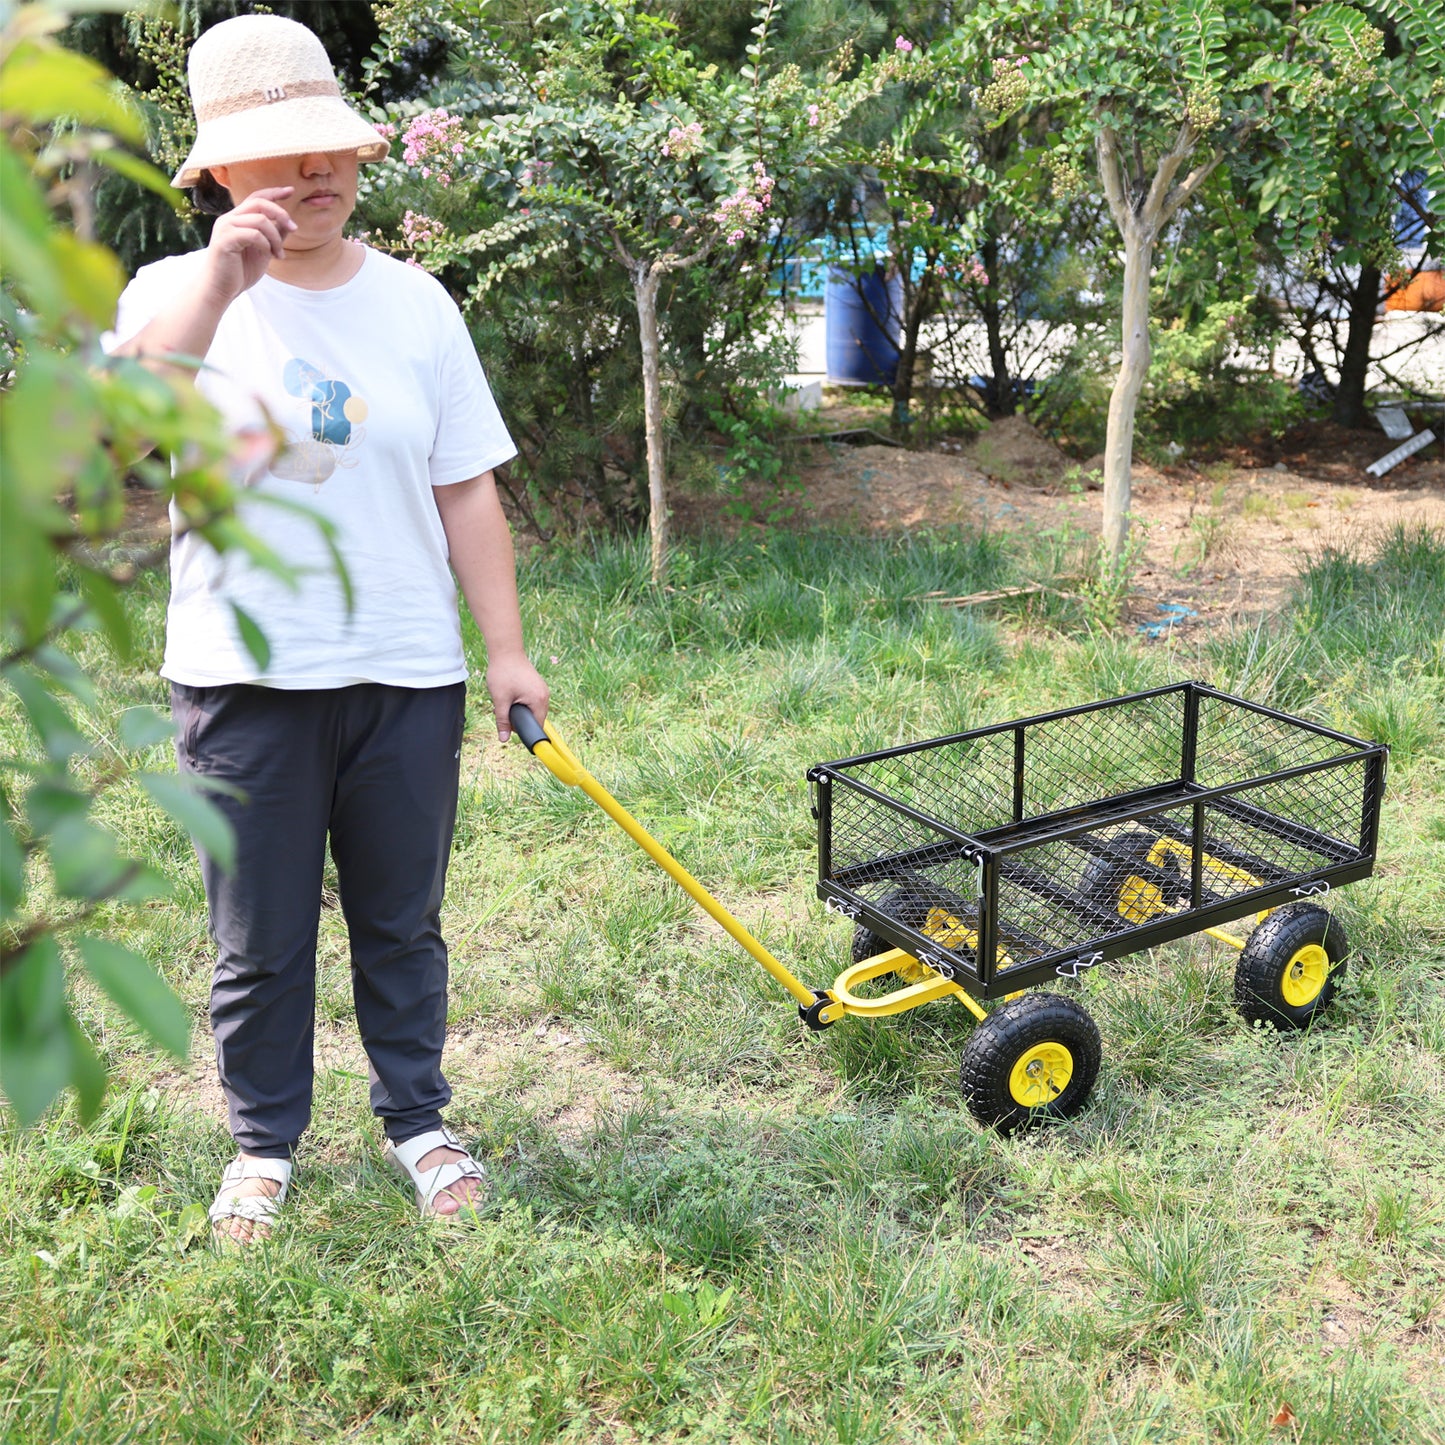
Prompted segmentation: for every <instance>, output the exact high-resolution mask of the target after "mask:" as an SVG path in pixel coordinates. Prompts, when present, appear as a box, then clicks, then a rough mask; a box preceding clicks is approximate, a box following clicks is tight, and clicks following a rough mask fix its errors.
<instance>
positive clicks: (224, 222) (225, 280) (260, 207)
mask: <svg viewBox="0 0 1445 1445" xmlns="http://www.w3.org/2000/svg"><path fill="white" fill-rule="evenodd" d="M294 189H295V187H294V186H267V187H264V188H262V189H261V190H256V191H252V192H251V194H250V195H248V196H247V197H246V199H245V200H243V201H242V202H241V203H240V204H239V205H238V206H236V207H235V209H234V210H230V211H227V212H226V213H225V215H223V216H218V217H217V218H216V224H215V226H214V227H213V228H212V230H211V244H210V245H209V246H208V247H207V248H206V256H207V260H208V263H209V271H210V284H211V286H212V287H213V288H214V290H215V291H216V292H217V293H218V294H219V295H220V296H221V297H223V298H224V300H225V302H226V304H229V303H230V302H232V301H234V300H235V299H236V297H238V296H239V295H240V294H241V293H242V292H243V291H249V290H250V289H251V287H252V286H254V285H255V284H256V282H258V281H259V280H260V279H261V278H262V277H263V276H264V275H265V274H266V272H267V270H268V268H269V267H270V265H271V262H272V261H279V260H281V259H282V258H283V257H284V256H285V254H286V237H287V236H289V235H290V234H291V232H292V231H294V230H295V229H296V222H295V221H293V220H292V219H291V217H290V216H288V215H287V214H286V208H285V207H284V206H282V205H281V202H282V201H284V200H285V199H286V197H287V196H289V195H290V194H291V192H292V191H293V190H294Z"/></svg>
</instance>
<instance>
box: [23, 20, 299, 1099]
mask: <svg viewBox="0 0 1445 1445" xmlns="http://www.w3.org/2000/svg"><path fill="white" fill-rule="evenodd" d="M66 18H67V17H66V16H65V15H64V14H63V13H61V12H60V11H58V10H56V9H53V8H51V7H49V6H45V5H29V6H26V7H23V8H21V9H19V10H17V11H15V12H14V13H13V14H12V15H11V16H10V18H9V20H8V21H7V23H6V25H5V28H4V30H3V32H0V114H3V139H0V189H3V191H4V195H5V206H6V224H5V249H4V255H3V262H0V351H3V370H4V378H3V381H0V702H3V705H5V706H6V707H7V710H8V708H9V705H10V704H11V703H12V701H13V703H14V704H15V705H16V706H18V710H19V714H20V715H21V716H23V718H24V719H25V722H26V723H27V724H28V729H29V734H30V736H31V738H32V739H33V740H34V742H32V743H30V744H29V745H26V746H24V747H19V748H16V750H15V751H13V752H11V753H9V754H8V755H5V756H0V1085H3V1088H4V1091H5V1093H6V1095H7V1096H8V1097H9V1100H10V1102H11V1104H12V1105H13V1106H14V1109H15V1112H16V1115H17V1117H18V1118H19V1120H20V1122H21V1124H23V1125H29V1124H32V1123H34V1122H35V1121H36V1120H37V1119H38V1118H39V1117H40V1116H41V1114H42V1113H43V1112H44V1111H45V1110H46V1109H47V1108H48V1107H49V1105H50V1104H51V1103H52V1102H53V1101H54V1099H55V1098H56V1096H57V1095H58V1094H60V1093H61V1092H62V1091H63V1090H64V1089H66V1088H67V1087H70V1088H74V1089H75V1091H76V1093H77V1095H78V1099H79V1105H80V1112H81V1115H82V1117H83V1118H86V1119H89V1118H91V1117H93V1116H94V1114H95V1112H96V1110H97V1109H98V1108H99V1106H100V1102H101V1098H102V1095H103V1093H104V1089H105V1072H104V1069H103V1067H102V1065H101V1063H100V1060H99V1059H98V1058H97V1056H96V1053H95V1050H94V1048H93V1047H92V1046H91V1043H90V1041H89V1039H88V1038H87V1037H86V1035H85V1032H84V1030H83V1029H82V1028H81V1027H80V1025H79V1023H78V1022H77V1021H76V1018H75V1014H74V1011H73V1009H72V1007H71V1002H70V998H69V995H68V992H67V987H66V968H67V954H68V953H69V954H70V955H71V956H72V957H73V958H74V959H75V960H76V961H77V962H78V963H79V966H80V967H81V968H82V969H83V970H84V972H85V973H86V974H87V975H88V976H89V978H90V979H91V981H92V982H93V983H95V984H96V985H97V986H98V987H99V988H100V989H101V990H102V991H103V992H104V993H105V994H106V995H108V996H109V998H110V999H111V1001H112V1002H113V1003H114V1004H115V1005H116V1006H117V1007H118V1008H119V1009H120V1011H121V1012H122V1013H123V1014H124V1015H125V1016H126V1017H128V1018H129V1019H130V1020H131V1021H132V1022H134V1023H135V1024H136V1025H138V1026H139V1027H140V1028H141V1029H142V1030H143V1031H144V1032H145V1033H146V1034H147V1035H149V1037H150V1038H151V1039H152V1040H154V1041H155V1042H156V1043H157V1044H159V1045H160V1046H161V1047H162V1048H165V1049H168V1050H169V1051H170V1052H172V1053H174V1054H176V1055H178V1056H181V1057H184V1055H185V1053H186V1050H187V1047H188V1043H189V1035H190V1024H189V1020H188V1018H187V1016H186V1013H185V1010H184V1008H183V1007H182V1005H181V1003H180V1001H179V1000H178V999H177V998H176V997H175V995H174V994H173V993H172V992H171V991H170V989H169V988H168V987H167V986H166V984H165V983H164V982H163V980H162V979H161V977H160V975H159V974H158V973H157V971H156V970H155V968H154V967H153V966H152V964H151V963H150V961H149V960H147V959H145V958H143V957H142V956H141V955H140V954H138V953H135V952H133V951H132V950H130V949H127V948H123V947H121V946H120V945H119V944H117V943H114V942H112V941H111V940H109V939H107V938H106V937H105V936H104V930H105V928H106V926H107V922H108V920H109V918H110V916H111V913H112V910H113V909H114V908H115V907H116V906H117V905H124V904H133V903H136V902H139V901H141V900H143V899H148V898H155V897H157V896H163V895H165V894H166V893H168V892H169V891H170V883H169V881H168V880H167V879H166V878H165V877H164V876H163V875H162V874H160V873H158V872H157V871H156V870H154V869H153V868H151V867H150V866H148V865H147V864H146V863H145V862H144V861H143V860H140V859H135V858H131V857H128V856H126V854H125V852H124V850H123V849H122V847H121V845H120V843H119V841H118V840H117V838H116V837H115V835H114V834H113V833H112V832H111V831H110V830H109V829H108V828H107V827H106V826H105V825H104V824H103V823H102V822H101V821H99V819H98V817H97V814H96V804H97V803H98V802H99V801H100V800H101V799H102V798H103V797H104V796H105V795H106V794H107V793H108V792H109V791H110V790H112V789H114V788H117V787H120V786H130V785H134V786H138V787H139V788H140V789H142V790H143V791H144V793H145V794H146V795H147V797H148V798H149V799H150V800H151V802H152V803H154V804H155V805H156V806H157V807H159V808H160V809H161V810H162V811H163V812H165V813H166V814H167V815H168V816H169V817H171V818H172V819H174V820H175V821H176V822H177V823H178V824H179V825H180V826H181V827H183V828H185V829H186V831H187V832H189V833H190V834H191V835H192V837H193V838H195V840H196V842H197V843H198V844H199V845H200V846H201V847H203V848H204V849H206V850H207V851H208V852H209V853H211V854H212V856H214V857H215V858H217V859H218V860H219V861H220V862H221V863H222V864H223V865H225V864H227V863H229V861H230V859H231V858H232V856H233V853H234V845H233V840H232V838H231V836H230V832H229V829H228V827H227V825H226V823H225V821H224V819H223V818H222V816H221V814H220V812H219V811H218V810H217V809H216V808H215V807H214V806H213V805H212V804H211V803H210V802H209V801H208V799H207V798H206V797H205V796H204V794H203V793H201V792H200V791H198V790H197V788H196V787H195V786H194V785H193V784H192V783H191V782H190V781H189V780H187V779H184V778H181V777H179V776H177V775H176V774H174V773H171V772H155V771H148V770H141V769H140V768H139V767H138V759H139V757H140V755H141V754H143V753H144V752H146V751H147V750H148V749H150V748H153V747H154V746H156V745H157V744H158V743H161V742H164V741H166V740H168V739H169V738H170V737H171V735H172V728H171V723H170V720H169V719H168V718H167V717H166V716H165V714H164V713H162V712H160V711H158V710H156V709H153V708H148V707H137V708H132V709H129V710H128V711H126V712H125V713H123V714H122V715H121V717H120V718H119V720H118V722H116V723H115V724H114V733H113V736H111V737H107V736H106V734H108V733H109V732H110V731H111V723H110V721H109V720H106V719H100V718H98V717H96V716H94V715H92V716H91V717H90V718H89V719H88V720H87V719H85V718H84V714H85V713H86V712H87V711H90V712H92V714H94V712H97V711H98V704H97V698H96V692H95V689H94V687H93V686H92V681H91V677H90V676H89V675H88V674H87V672H86V670H85V668H84V667H82V666H81V665H80V664H79V663H78V662H77V661H76V660H75V658H74V656H72V653H71V650H70V649H69V648H68V647H67V642H68V641H69V640H71V639H72V638H73V637H74V634H76V633H78V632H82V631H97V630H98V631H99V632H100V633H101V634H103V636H104V638H105V639H106V641H107V643H108V644H109V647H110V649H111V651H112V652H113V653H114V655H115V656H117V657H119V658H120V659H122V660H123V659H126V658H128V657H130V656H132V655H133V651H134V639H133V637H132V634H131V628H130V624H129V621H128V618H127V610H126V607H125V605H124V602H123V600H122V592H123V589H124V588H125V587H126V586H127V585H128V584H129V583H130V582H132V581H133V580H134V579H135V577H136V576H137V575H138V571H139V567H140V566H142V565H146V564H152V565H153V564H154V563H156V562H159V561H160V560H161V558H160V556H159V555H158V554H156V553H153V554H150V555H149V556H147V557H143V558H141V559H140V563H139V564H138V562H137V560H136V559H135V558H134V557H128V558H127V557H125V556H123V555H122V557H121V560H110V559H111V558H114V557H115V556H116V555H117V554H116V549H115V548H114V547H112V546H109V545H108V544H110V543H112V542H113V541H114V539H115V538H116V537H117V536H118V534H119V533H120V532H121V531H122V530H123V528H124V526H125V519H126V498H125V490H126V479H127V476H130V477H133V478H134V479H135V480H136V481H138V482H139V483H141V484H143V485H145V486H148V487H150V488H152V489H154V490H155V491H158V492H161V493H163V494H165V495H167V496H168V497H169V498H170V499H171V501H172V504H173V517H174V519H175V521H176V525H177V526H178V527H184V528H187V529H190V530H195V531H197V532H199V533H200V534H201V535H202V536H203V537H205V539H206V540H207V541H208V542H209V543H210V544H211V545H212V546H214V547H215V548H217V550H222V551H223V550H226V549H228V548H229V549H233V550H236V551H239V552H241V553H242V554H244V555H245V556H246V557H247V558H248V559H249V560H250V561H251V563H252V564H253V565H256V566H261V567H264V568H266V569H268V570H270V571H272V572H273V573H276V574H277V575H279V576H281V577H283V578H286V577H288V576H289V575H290V573H289V570H288V569H287V568H286V567H285V566H284V564H283V563H281V562H280V560H279V559H277V558H275V557H274V556H273V555H272V554H271V553H270V552H269V550H268V549H266V548H265V547H264V546H263V545H262V544H261V542H260V541H259V539H257V538H255V537H254V536H253V535H252V534H251V533H250V532H249V531H248V530H247V529H246V528H245V526H244V525H243V524H242V523H241V521H240V520H238V518H237V516H236V502H237V491H236V488H235V487H234V486H233V484H232V482H231V480H230V477H231V475H232V473H233V471H234V470H236V467H235V463H236V460H237V459H235V458H233V457H232V456H231V455H230V451H229V443H228V442H227V440H226V439H225V437H224V435H223V433H222V430H221V426H220V420H219V418H218V417H217V415H216V413H215V412H214V411H213V410H212V409H211V407H210V406H209V405H208V404H207V403H206V402H205V401H203V399H202V398H201V397H200V395H199V394H198V393H197V391H196V389H195V388H194V387H193V386H192V385H190V383H189V381H188V380H187V379H186V378H185V374H184V373H183V372H181V371H179V369H177V370H176V373H175V374H176V376H177V378H178V379H177V380H176V381H175V382H173V381H172V380H171V379H169V378H166V377H161V376H158V375H155V374H153V373H152V372H151V371H149V370H147V369H146V368H145V367H143V366H142V365H140V364H139V363H138V362H135V361H127V360H116V359H112V358H107V357H105V356H103V355H102V354H101V351H100V346H99V339H100V335H101V333H102V331H103V330H104V329H105V328H106V327H108V326H110V325H111V324H112V323H113V321H114V317H115V307H116V301H117V298H118V297H119V295H120V291H121V288H122V286H123V284H124V281H125V276H124V273H123V271H122V269H121V267H120V264H119V263H118V261H117V260H116V258H115V256H114V255H113V254H112V253H111V252H110V251H109V250H108V249H107V248H106V247H104V246H102V245H100V244H99V243H98V242H96V241H95V240H94V238H93V236H92V235H91V234H90V227H89V219H90V211H89V206H88V200H89V190H90V187H91V185H92V184H93V180H94V176H95V173H96V168H97V167H110V168H111V169H115V170H119V171H122V172H123V173H124V174H126V175H129V176H131V177H133V178H135V179H137V180H140V181H141V182H142V183H143V184H145V185H147V186H149V187H151V188H152V189H153V190H155V191H157V192H158V193H160V194H162V195H165V196H168V197H171V198H174V194H175V193H174V192H172V191H171V190H170V188H169V186H168V185H167V183H166V180H165V177H164V176H162V175H161V174H160V173H159V172H158V171H156V170H155V169H154V168H153V167H151V166H150V165H149V164H148V163H147V162H146V161H144V160H142V159H140V157H139V156H138V155H137V154H135V153H133V151H132V150H127V149H125V147H127V146H129V147H134V148H136V149H139V148H140V147H141V146H142V145H143V144H144V141H145V134H144V127H143V125H142V123H141V121H140V119H139V117H138V115H137V114H136V113H135V112H134V111H133V110H132V109H131V108H130V106H129V105H128V104H127V103H126V101H125V100H124V99H122V98H121V95H120V93H119V90H118V88H117V87H116V86H115V84H114V82H113V81H112V79H111V77H110V76H109V75H108V74H107V73H106V72H105V71H104V70H103V69H102V68H101V67H100V66H98V65H96V64H95V63H94V62H93V61H90V60H87V59H85V58H84V57H82V56H79V55H76V54H74V53H73V52H71V51H69V50H67V49H65V48H64V47H63V46H61V45H60V44H59V43H58V42H57V41H56V39H55V36H56V33H57V32H58V31H59V30H60V29H61V27H62V26H63V25H64V24H65V21H66ZM151 448H155V449H156V452H157V455H155V456H149V455H147V453H148V451H149V450H150V449H151ZM170 459H174V460H173V461H172V460H170ZM108 554H109V556H108ZM236 621H237V625H238V627H239V628H240V630H241V632H242V634H243V636H251V633H250V632H248V630H247V627H246V623H247V621H248V619H245V618H242V617H239V616H238V617H237V619H236ZM252 631H254V628H253V629H252ZM253 641H254V644H255V645H254V647H253V649H252V650H253V652H255V653H256V654H257V656H258V661H262V662H263V663H264V639H261V638H259V636H256V637H254V638H253ZM37 743H38V746H36V745H35V744H37Z"/></svg>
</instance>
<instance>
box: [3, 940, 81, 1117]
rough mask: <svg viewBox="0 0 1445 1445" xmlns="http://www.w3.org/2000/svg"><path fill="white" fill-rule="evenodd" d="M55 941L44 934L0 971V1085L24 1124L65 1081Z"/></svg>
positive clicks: (67, 1052)
mask: <svg viewBox="0 0 1445 1445" xmlns="http://www.w3.org/2000/svg"><path fill="white" fill-rule="evenodd" d="M66 1022H67V1015H66V1010H65V975H64V971H63V969H62V966H61V962H60V945H59V944H58V943H56V941H55V939H54V938H53V937H52V936H51V935H49V934H46V935H45V936H44V937H43V938H39V939H37V940H36V941H35V942H34V943H32V944H31V945H30V946H29V948H27V949H26V950H25V952H24V953H22V954H21V955H20V958H19V960H18V962H16V963H14V964H12V965H11V966H10V967H9V968H8V969H6V971H5V972H4V973H3V974H0V1088H3V1089H4V1090H5V1093H6V1095H7V1097H8V1098H9V1100H10V1102H11V1104H12V1105H13V1106H14V1109H15V1115H16V1118H18V1119H19V1121H20V1125H21V1127H22V1128H26V1129H28V1128H29V1127H30V1125H32V1124H33V1123H34V1122H35V1121H36V1120H37V1119H38V1118H39V1117H40V1116H41V1115H42V1114H43V1113H44V1112H45V1111H46V1110H47V1109H48V1108H49V1107H50V1105H51V1103H52V1102H53V1100H54V1099H55V1096H56V1095H57V1094H59V1093H60V1091H61V1090H62V1089H63V1088H64V1087H65V1086H66V1084H68V1083H69V1082H70V1078H71V1048H70V1040H69V1038H68V1037H67V1035H66V1032H65V1024H66Z"/></svg>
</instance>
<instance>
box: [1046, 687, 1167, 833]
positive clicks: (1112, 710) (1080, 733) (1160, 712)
mask: <svg viewBox="0 0 1445 1445" xmlns="http://www.w3.org/2000/svg"><path fill="white" fill-rule="evenodd" d="M1183 737H1184V694H1183V693H1182V692H1170V693H1164V694H1161V695H1160V696H1157V697H1144V698H1138V699H1136V700H1133V701H1130V702H1125V703H1120V704H1119V705H1118V706H1116V707H1104V708H1097V709H1095V710H1094V711H1092V712H1085V713H1077V714H1074V715H1072V716H1066V717H1059V718H1051V719H1049V720H1048V721H1047V722H1038V723H1034V724H1032V725H1031V726H1030V727H1028V728H1027V729H1026V730H1025V733H1024V817H1026V818H1029V817H1037V816H1038V815H1039V814H1041V813H1055V812H1060V811H1062V810H1064V809H1066V808H1077V807H1080V806H1082V805H1083V804H1085V803H1094V802H1098V801H1099V800H1101V799H1103V798H1110V797H1114V796H1117V795H1118V794H1119V793H1132V792H1136V791H1138V790H1139V789H1142V788H1154V787H1159V786H1161V785H1162V784H1165V783H1169V782H1172V781H1173V780H1174V779H1176V778H1178V777H1179V776H1180V764H1181V754H1182V746H1183Z"/></svg>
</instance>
